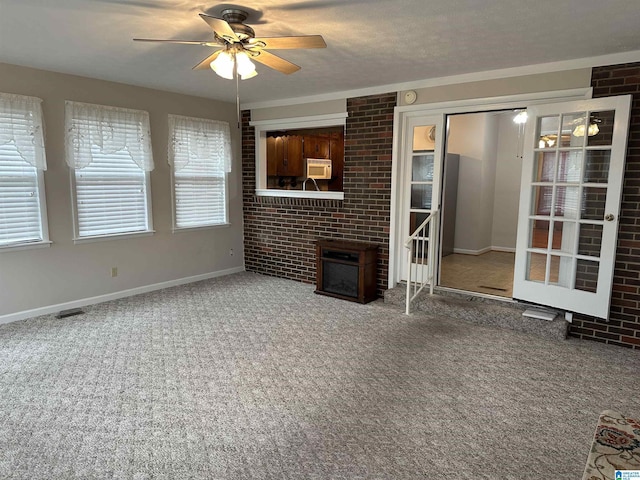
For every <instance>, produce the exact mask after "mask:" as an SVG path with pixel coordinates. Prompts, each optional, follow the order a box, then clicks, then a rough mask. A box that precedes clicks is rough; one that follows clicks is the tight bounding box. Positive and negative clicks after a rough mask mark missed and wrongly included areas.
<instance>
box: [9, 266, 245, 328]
mask: <svg viewBox="0 0 640 480" xmlns="http://www.w3.org/2000/svg"><path fill="white" fill-rule="evenodd" d="M244 271H245V268H244V265H242V266H240V267H234V268H228V269H226V270H218V271H216V272H209V273H203V274H201V275H194V276H192V277H183V278H177V279H175V280H168V281H166V282H160V283H154V284H151V285H143V286H142V287H136V288H130V289H128V290H120V291H119V292H113V293H106V294H104V295H97V296H95V297H88V298H81V299H79V300H72V301H70V302H64V303H58V304H56V305H47V306H45V307H39V308H34V309H32V310H24V311H22V312H16V313H9V314H7V315H2V316H0V325H2V324H4V323H11V322H17V321H19V320H26V319H28V318H33V317H38V316H40V315H50V314H52V313H58V312H61V311H63V310H69V309H72V308H80V307H86V306H87V305H95V304H96V303H102V302H108V301H110V300H117V299H119V298H125V297H132V296H134V295H140V294H141V293H148V292H153V291H155V290H162V289H164V288H170V287H177V286H178V285H185V284H187V283H193V282H199V281H201V280H208V279H210V278H216V277H223V276H225V275H231V274H234V273H240V272H244Z"/></svg>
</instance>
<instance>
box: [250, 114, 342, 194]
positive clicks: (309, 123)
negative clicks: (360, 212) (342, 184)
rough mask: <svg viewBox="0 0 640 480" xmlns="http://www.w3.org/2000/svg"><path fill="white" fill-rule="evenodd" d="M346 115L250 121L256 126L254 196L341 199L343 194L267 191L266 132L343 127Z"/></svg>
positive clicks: (275, 189) (306, 191)
mask: <svg viewBox="0 0 640 480" xmlns="http://www.w3.org/2000/svg"><path fill="white" fill-rule="evenodd" d="M347 117H348V113H347V112H340V113H328V114H326V115H313V116H308V117H291V118H280V119H272V120H256V121H252V122H249V125H251V126H252V127H255V168H256V189H255V194H256V195H257V196H262V197H290V198H293V197H295V198H321V199H327V200H344V193H343V192H329V191H321V192H318V191H313V190H280V189H277V188H273V189H269V188H267V132H268V131H272V130H289V129H304V128H317V127H344V126H345V125H346V124H347Z"/></svg>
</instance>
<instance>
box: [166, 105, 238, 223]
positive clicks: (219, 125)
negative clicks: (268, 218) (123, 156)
mask: <svg viewBox="0 0 640 480" xmlns="http://www.w3.org/2000/svg"><path fill="white" fill-rule="evenodd" d="M169 137H170V139H169V144H170V145H169V163H170V164H171V165H172V173H173V175H172V177H173V187H174V202H175V204H174V224H175V227H176V228H195V227H202V226H209V225H221V224H226V223H227V217H228V206H227V171H229V169H230V164H231V139H230V132H229V125H228V124H227V123H225V122H218V121H215V120H206V119H197V118H189V117H182V116H178V115H170V116H169Z"/></svg>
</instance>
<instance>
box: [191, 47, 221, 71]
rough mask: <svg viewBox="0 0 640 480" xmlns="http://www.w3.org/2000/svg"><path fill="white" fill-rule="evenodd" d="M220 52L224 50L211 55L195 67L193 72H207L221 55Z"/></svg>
mask: <svg viewBox="0 0 640 480" xmlns="http://www.w3.org/2000/svg"><path fill="white" fill-rule="evenodd" d="M220 52H222V50H218V51H217V52H213V53H212V54H211V55H209V56H208V57H207V58H205V59H204V60H202V61H201V62H200V63H199V64H197V65H196V66H195V67H193V70H206V69H207V68H209V66H210V65H211V62H213V61H214V60H215V59H216V58H218V55H220Z"/></svg>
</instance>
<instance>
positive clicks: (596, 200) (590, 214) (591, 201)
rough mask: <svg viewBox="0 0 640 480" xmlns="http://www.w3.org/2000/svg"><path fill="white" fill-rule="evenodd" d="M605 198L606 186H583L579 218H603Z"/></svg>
mask: <svg viewBox="0 0 640 480" xmlns="http://www.w3.org/2000/svg"><path fill="white" fill-rule="evenodd" d="M606 200H607V189H606V188H599V187H584V189H583V190H582V205H581V208H580V218H582V219H584V220H602V219H604V207H605V202H606Z"/></svg>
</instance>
